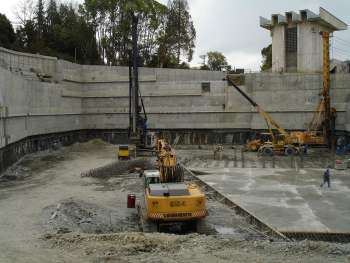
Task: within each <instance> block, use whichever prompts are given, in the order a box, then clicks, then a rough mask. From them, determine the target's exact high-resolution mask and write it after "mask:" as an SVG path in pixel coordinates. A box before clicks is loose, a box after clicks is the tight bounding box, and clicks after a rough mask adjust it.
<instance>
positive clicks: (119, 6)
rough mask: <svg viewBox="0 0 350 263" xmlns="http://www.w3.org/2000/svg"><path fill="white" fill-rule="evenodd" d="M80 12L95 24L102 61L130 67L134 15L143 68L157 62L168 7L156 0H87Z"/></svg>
mask: <svg viewBox="0 0 350 263" xmlns="http://www.w3.org/2000/svg"><path fill="white" fill-rule="evenodd" d="M80 13H81V14H82V16H84V18H85V19H86V21H88V22H89V23H91V24H92V25H93V28H94V31H95V32H96V36H97V45H98V50H99V54H100V56H101V60H102V61H104V62H106V63H107V64H112V65H127V64H128V51H129V49H130V44H131V24H132V22H131V19H132V14H135V15H137V16H138V18H139V23H138V25H139V26H138V39H139V40H138V44H139V51H140V52H139V53H140V57H141V59H140V61H141V62H142V63H143V65H154V64H157V63H158V61H157V60H158V59H157V57H156V53H157V51H158V45H159V44H158V40H159V39H160V34H161V33H160V32H161V31H162V30H163V27H162V25H164V21H165V16H166V14H167V8H166V7H165V6H164V5H162V4H160V3H158V2H157V1H155V0H133V1H129V0H108V1H106V0H85V2H84V4H83V5H81V6H80Z"/></svg>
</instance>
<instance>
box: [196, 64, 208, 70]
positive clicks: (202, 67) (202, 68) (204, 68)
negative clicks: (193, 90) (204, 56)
mask: <svg viewBox="0 0 350 263" xmlns="http://www.w3.org/2000/svg"><path fill="white" fill-rule="evenodd" d="M199 69H200V70H210V68H209V67H208V65H207V64H204V65H202V66H200V68H199Z"/></svg>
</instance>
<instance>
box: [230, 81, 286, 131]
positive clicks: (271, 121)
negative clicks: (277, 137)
mask: <svg viewBox="0 0 350 263" xmlns="http://www.w3.org/2000/svg"><path fill="white" fill-rule="evenodd" d="M227 80H228V81H229V82H230V83H231V84H232V86H233V87H234V88H235V89H236V90H237V91H238V92H239V93H240V94H241V95H242V96H243V97H244V98H245V99H246V100H247V101H249V103H250V104H251V105H252V106H253V107H255V108H256V110H257V111H258V112H259V113H260V115H261V116H262V117H263V118H264V119H265V121H266V123H267V126H268V128H269V130H270V132H271V134H272V136H273V133H272V131H271V126H272V127H274V128H275V129H276V130H278V132H279V133H280V134H283V135H284V136H286V137H288V136H289V134H288V132H287V131H286V130H285V129H283V128H282V127H281V126H280V125H279V124H278V123H277V122H276V121H275V120H274V119H272V117H271V116H270V115H269V114H268V113H267V112H266V111H264V110H263V109H262V108H261V107H260V106H259V105H258V104H257V103H256V102H255V101H254V100H253V99H252V98H250V97H249V96H248V95H247V94H246V93H245V92H244V91H243V90H242V89H241V88H239V87H238V86H237V85H236V84H235V83H234V82H233V81H232V80H231V79H230V77H229V76H227Z"/></svg>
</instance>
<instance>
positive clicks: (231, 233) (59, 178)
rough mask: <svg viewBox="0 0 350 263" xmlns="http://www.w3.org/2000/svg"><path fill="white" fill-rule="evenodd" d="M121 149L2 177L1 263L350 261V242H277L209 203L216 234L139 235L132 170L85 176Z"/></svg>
mask: <svg viewBox="0 0 350 263" xmlns="http://www.w3.org/2000/svg"><path fill="white" fill-rule="evenodd" d="M115 150H116V147H115V146H113V145H110V144H107V143H104V142H102V141H99V140H93V141H90V142H88V143H77V144H75V145H72V146H70V147H64V148H60V149H58V150H54V151H46V152H40V153H37V154H32V155H28V156H26V157H25V158H23V159H22V160H21V161H19V162H18V163H17V164H16V165H15V166H13V167H11V168H10V169H9V170H8V171H7V173H5V177H4V176H3V177H1V180H0V211H1V213H0V262H1V263H7V262H26V263H27V262H35V263H44V262H45V263H46V262H49V263H50V262H60V263H61V262H84V263H85V262H93V263H97V262H99V263H100V262H101V263H102V262H167V263H168V262H293V263H294V262H350V244H330V243H323V242H308V241H303V242H288V243H285V242H282V243H281V242H270V241H268V240H267V239H265V238H261V237H260V236H259V235H256V233H254V231H253V230H251V229H249V225H247V224H245V223H244V222H243V221H242V220H241V218H239V217H237V216H236V215H235V214H234V213H233V211H231V210H230V209H228V208H227V207H225V206H223V205H221V204H220V203H217V202H216V201H215V200H212V199H210V198H209V200H208V208H209V212H210V216H209V217H208V218H207V219H206V220H207V223H208V224H210V225H211V226H212V227H213V229H214V230H215V231H213V232H212V233H211V234H210V235H200V234H195V233H191V234H187V235H174V234H165V233H153V234H144V233H141V232H138V220H137V217H136V211H135V210H133V209H131V210H130V209H127V208H126V196H127V194H128V193H140V192H141V191H142V189H141V184H140V179H139V178H138V176H137V174H136V173H128V171H127V170H130V169H129V167H130V165H125V163H124V164H123V167H127V169H125V171H123V170H118V171H115V172H114V173H112V174H111V175H110V176H103V177H102V178H99V177H81V173H83V172H85V171H87V170H89V169H93V168H96V167H101V166H104V165H107V164H110V163H111V162H115V161H116V160H115V159H116V156H115ZM184 151H185V150H184ZM187 156H191V151H189V152H188V153H187Z"/></svg>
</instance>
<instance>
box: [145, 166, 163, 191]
mask: <svg viewBox="0 0 350 263" xmlns="http://www.w3.org/2000/svg"><path fill="white" fill-rule="evenodd" d="M143 175H144V185H145V188H148V187H149V185H150V184H159V183H160V174H159V171H158V170H146V171H144V174H143Z"/></svg>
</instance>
